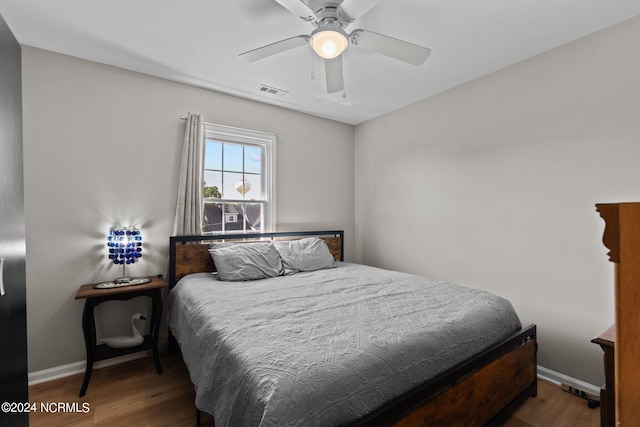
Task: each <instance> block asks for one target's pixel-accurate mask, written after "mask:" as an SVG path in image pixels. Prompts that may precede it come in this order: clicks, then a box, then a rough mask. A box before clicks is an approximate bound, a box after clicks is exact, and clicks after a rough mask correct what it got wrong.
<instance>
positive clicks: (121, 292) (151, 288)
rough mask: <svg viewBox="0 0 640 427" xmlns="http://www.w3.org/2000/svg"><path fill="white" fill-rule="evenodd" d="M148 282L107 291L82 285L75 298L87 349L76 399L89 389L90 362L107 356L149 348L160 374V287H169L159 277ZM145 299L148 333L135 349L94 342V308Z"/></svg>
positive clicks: (91, 365)
mask: <svg viewBox="0 0 640 427" xmlns="http://www.w3.org/2000/svg"><path fill="white" fill-rule="evenodd" d="M150 279H151V281H150V282H148V283H144V284H142V285H133V286H123V287H119V288H111V289H94V288H93V286H94V284H88V285H82V286H80V289H78V293H77V294H76V298H75V299H84V300H85V303H84V311H83V312H82V331H83V332H84V342H85V346H86V348H87V368H86V370H85V372H84V380H83V381H82V388H80V395H79V396H80V397H82V396H84V395H85V393H86V392H87V387H88V386H89V380H90V379H91V372H92V371H93V363H94V362H97V361H99V360H104V359H109V358H111V357H117V356H123V355H125V354H131V353H135V352H138V351H142V350H148V349H151V350H152V351H153V360H154V362H155V364H156V371H158V374H162V366H160V356H159V354H158V333H159V331H160V319H161V318H162V288H166V287H168V286H169V285H168V284H167V282H165V280H164V279H163V278H162V277H161V276H158V277H151V278H150ZM139 296H147V297H150V298H151V300H152V308H151V323H150V331H151V334H149V335H145V336H144V342H143V343H142V344H140V345H138V346H135V347H129V348H111V347H109V346H107V345H106V344H100V345H97V343H96V323H95V318H94V315H93V310H94V308H95V307H96V306H97V305H99V304H102V303H103V302H105V301H113V300H120V301H124V300H129V299H131V298H135V297H139Z"/></svg>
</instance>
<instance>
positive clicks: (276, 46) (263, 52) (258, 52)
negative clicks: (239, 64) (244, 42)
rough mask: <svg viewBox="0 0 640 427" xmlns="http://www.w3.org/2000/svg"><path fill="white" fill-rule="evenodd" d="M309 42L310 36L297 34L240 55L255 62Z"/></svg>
mask: <svg viewBox="0 0 640 427" xmlns="http://www.w3.org/2000/svg"><path fill="white" fill-rule="evenodd" d="M308 43H309V36H295V37H291V38H289V39H284V40H280V41H279V42H275V43H271V44H268V45H266V46H262V47H259V48H257V49H253V50H250V51H248V52H245V53H241V54H240V55H238V56H239V57H240V58H242V59H244V60H245V61H248V62H254V61H257V60H259V59H263V58H266V57H268V56H271V55H275V54H277V53H280V52H284V51H285V50H289V49H293V48H296V47H298V46H302V45H305V44H308Z"/></svg>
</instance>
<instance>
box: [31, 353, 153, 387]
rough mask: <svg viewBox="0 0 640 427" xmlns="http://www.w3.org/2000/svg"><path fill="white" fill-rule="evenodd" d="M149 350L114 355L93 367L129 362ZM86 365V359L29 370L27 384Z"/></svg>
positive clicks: (72, 372) (77, 371) (80, 370)
mask: <svg viewBox="0 0 640 427" xmlns="http://www.w3.org/2000/svg"><path fill="white" fill-rule="evenodd" d="M152 355H153V353H152V352H151V350H145V351H139V352H137V353H132V354H127V355H125V356H119V357H114V358H113V359H108V360H101V361H99V362H96V363H94V364H93V369H94V370H96V369H100V368H105V367H107V366H112V365H117V364H119V363H125V362H129V361H131V360H135V359H140V358H143V357H148V356H152ZM86 366H87V361H86V360H81V361H80V362H75V363H69V364H67V365H62V366H55V367H53V368H49V369H43V370H41V371H34V372H29V385H30V386H32V385H36V384H40V383H44V382H47V381H53V380H57V379H59V378H64V377H68V376H71V375H75V374H81V373H84V371H85V368H86Z"/></svg>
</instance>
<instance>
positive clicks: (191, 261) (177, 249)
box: [168, 230, 344, 289]
mask: <svg viewBox="0 0 640 427" xmlns="http://www.w3.org/2000/svg"><path fill="white" fill-rule="evenodd" d="M304 237H318V238H320V239H323V240H324V241H325V242H327V246H328V247H329V251H330V252H331V254H332V255H333V258H334V259H335V260H336V261H344V241H343V240H344V231H343V230H334V231H291V232H286V231H281V232H273V233H242V234H220V235H206V236H173V237H170V238H169V277H168V282H169V289H172V288H173V287H174V286H175V284H176V283H178V280H180V279H181V278H182V277H184V276H186V275H187V274H191V273H202V272H208V271H215V270H216V269H215V266H214V265H213V260H212V259H211V255H210V254H209V245H210V244H211V243H215V242H223V241H224V242H229V241H233V242H239V243H252V242H253V243H255V242H260V241H265V240H268V239H271V240H274V239H275V240H296V239H301V238H304Z"/></svg>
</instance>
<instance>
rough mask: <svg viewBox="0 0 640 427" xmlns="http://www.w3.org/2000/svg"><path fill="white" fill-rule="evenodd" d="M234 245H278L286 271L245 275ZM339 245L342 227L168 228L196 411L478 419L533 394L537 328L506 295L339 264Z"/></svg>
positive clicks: (334, 420)
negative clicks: (222, 231)
mask: <svg viewBox="0 0 640 427" xmlns="http://www.w3.org/2000/svg"><path fill="white" fill-rule="evenodd" d="M298 239H299V240H298ZM319 239H320V240H319ZM292 240H293V242H292ZM222 241H223V242H222ZM212 242H213V243H214V245H213V246H212ZM247 242H251V243H247ZM270 242H272V243H270ZM256 243H257V244H256ZM310 244H313V245H314V249H313V250H314V251H316V252H317V251H318V250H319V251H325V253H323V255H322V256H324V258H318V259H321V261H318V263H317V265H316V264H313V263H312V264H311V267H308V268H310V270H305V267H300V265H304V262H306V261H307V259H306V258H305V257H306V255H305V256H301V257H302V258H301V260H300V259H298V258H299V257H298V255H297V254H298V252H297V249H296V248H303V249H302V250H301V251H300V253H303V254H304V253H306V252H305V251H306V250H307V248H305V247H304V245H307V246H308V245H310ZM248 245H252V246H248ZM268 246H269V247H268ZM212 247H214V248H216V249H215V250H214V251H212V252H210V249H211V248H212ZM229 247H232V248H235V249H233V250H240V251H249V253H255V251H254V249H255V248H258V247H261V248H265V249H264V250H265V251H268V252H264V253H265V254H267V255H265V256H267V257H268V256H271V255H272V254H273V251H274V250H275V249H274V248H273V247H276V248H279V249H278V251H279V252H278V251H276V252H275V253H276V254H278V255H282V256H281V257H278V259H280V260H281V261H282V266H280V267H279V268H281V270H280V272H281V273H282V272H285V271H286V273H288V274H276V273H273V274H271V273H270V272H267V273H266V274H267V276H268V277H264V278H260V279H258V280H249V281H242V280H241V279H242V274H245V273H246V274H250V275H251V274H254V273H253V270H254V269H253V267H252V265H253V264H256V265H260V264H261V263H262V261H260V260H256V259H254V258H250V260H251V261H249V262H246V261H244V260H245V259H244V258H240V259H241V260H242V262H243V263H244V265H245V266H246V265H251V266H250V268H249V269H248V270H247V271H245V272H242V271H243V265H240V266H239V265H234V264H233V262H238V261H237V257H235V254H234V255H233V258H224V257H222V254H226V253H227V252H229V251H231V250H232V249H229ZM238 248H239V249H238ZM247 248H250V249H247ZM316 248H317V249H316ZM343 248H344V245H343V232H342V231H320V232H317V231H314V232H294V233H262V234H251V235H249V236H248V235H246V234H243V235H224V236H216V237H213V236H180V237H171V239H170V268H169V285H170V295H169V325H170V341H169V344H170V351H172V349H175V346H176V345H179V347H180V350H181V352H182V357H183V359H184V361H185V364H186V366H187V368H188V370H189V374H190V376H191V380H192V382H193V383H194V387H195V389H196V402H195V404H196V408H197V409H198V413H199V411H203V412H206V413H209V414H211V415H212V416H213V417H214V419H215V423H216V426H217V427H224V426H284V425H304V426H312V425H318V426H325V425H353V426H374V425H375V426H379V425H397V426H413V425H433V426H443V425H446V426H455V425H460V426H473V425H478V426H481V425H492V424H498V423H500V422H501V421H502V420H503V419H504V418H505V416H507V415H508V414H509V413H510V412H511V411H512V410H513V409H514V408H516V407H517V406H518V405H519V404H520V403H522V402H523V401H524V400H526V399H527V398H528V397H529V396H535V395H536V392H537V388H536V347H537V344H536V328H535V325H530V326H528V327H526V328H522V327H521V325H520V321H519V319H518V317H517V315H516V314H515V312H514V311H513V308H512V307H511V304H510V303H509V302H508V301H506V300H504V299H503V298H500V297H497V296H495V295H492V294H490V293H487V292H483V291H480V290H477V289H471V288H466V287H460V286H456V285H452V284H450V283H446V282H438V281H432V280H429V279H426V278H422V277H419V276H415V275H410V274H404V273H399V272H391V271H388V270H382V269H377V268H374V267H368V266H363V265H358V264H351V263H345V262H344V261H343V250H344V249H343ZM260 250H261V251H262V249H260ZM287 250H288V251H289V252H287ZM261 254H262V253H261ZM225 256H227V255H225ZM252 256H253V255H252ZM313 256H315V255H313ZM213 257H215V258H216V263H214V262H213ZM327 257H328V258H330V260H327ZM309 259H311V258H309ZM298 261H300V263H298ZM227 262H228V263H229V264H228V265H229V268H227ZM269 262H270V263H271V262H272V261H269ZM314 262H315V261H314ZM216 266H218V268H217V269H216ZM216 270H217V271H216ZM214 271H216V273H215V274H214V273H213V272H214ZM238 271H240V272H242V273H241V276H240V280H241V281H235V279H237V278H236V277H234V274H236V272H238ZM239 274H240V273H239ZM260 274H265V273H264V272H262V273H260ZM216 276H218V277H216ZM221 279H223V280H221ZM478 307H482V310H479V309H478ZM174 337H175V338H174Z"/></svg>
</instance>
